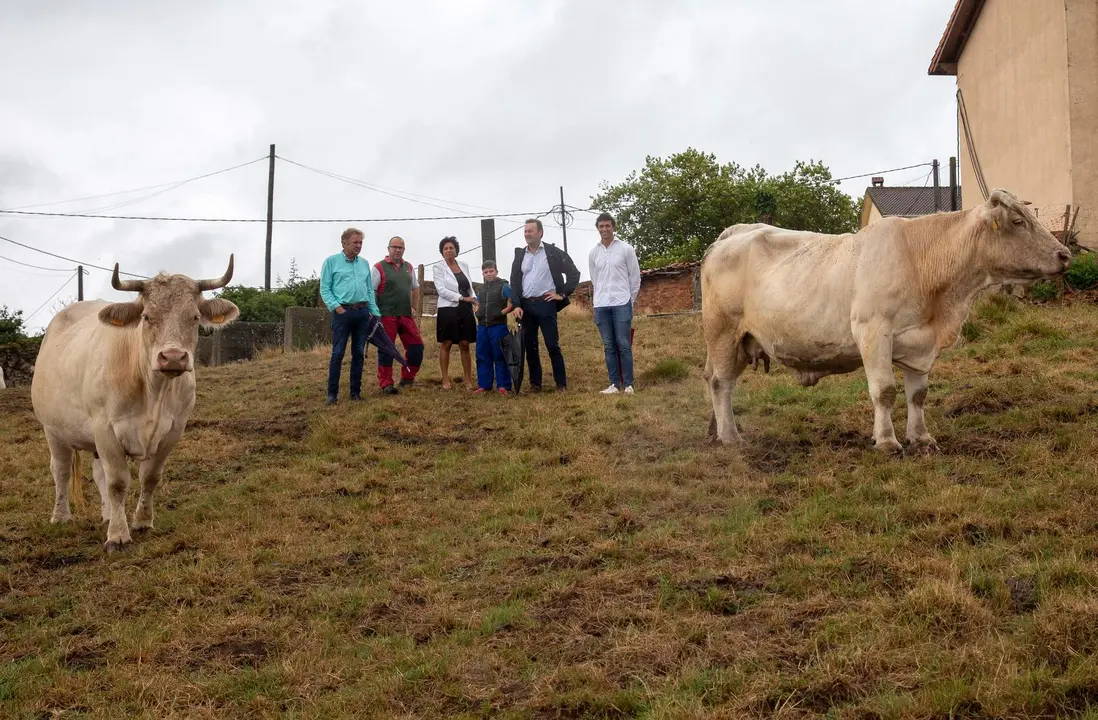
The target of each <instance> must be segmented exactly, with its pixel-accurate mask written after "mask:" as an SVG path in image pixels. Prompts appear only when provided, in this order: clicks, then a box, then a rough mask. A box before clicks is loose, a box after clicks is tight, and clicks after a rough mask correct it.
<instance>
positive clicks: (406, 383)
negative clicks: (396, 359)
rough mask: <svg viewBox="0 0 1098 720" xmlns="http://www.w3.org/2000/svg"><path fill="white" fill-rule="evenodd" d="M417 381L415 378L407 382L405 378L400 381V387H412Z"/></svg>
mask: <svg viewBox="0 0 1098 720" xmlns="http://www.w3.org/2000/svg"><path fill="white" fill-rule="evenodd" d="M415 381H416V380H415V378H412V379H410V380H405V379H404V378H401V379H400V386H401V387H408V386H409V385H411V384H412V383H414V382H415Z"/></svg>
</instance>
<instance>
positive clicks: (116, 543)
mask: <svg viewBox="0 0 1098 720" xmlns="http://www.w3.org/2000/svg"><path fill="white" fill-rule="evenodd" d="M128 544H129V543H124V542H122V541H120V540H108V541H107V542H106V543H104V544H103V549H104V550H106V551H107V554H108V555H113V554H114V553H116V552H121V551H122V550H125V549H126V545H128Z"/></svg>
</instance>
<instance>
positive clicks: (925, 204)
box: [866, 186, 961, 217]
mask: <svg viewBox="0 0 1098 720" xmlns="http://www.w3.org/2000/svg"><path fill="white" fill-rule="evenodd" d="M866 193H867V194H868V195H869V199H870V200H872V201H873V204H874V205H875V206H876V207H877V211H878V212H879V213H881V215H883V216H884V217H888V216H889V215H900V216H903V217H915V216H918V215H930V214H932V213H933V212H934V188H932V187H901V186H896V187H871V188H866ZM938 204H939V208H938V209H939V210H944V211H947V212H948V211H949V188H948V187H941V188H938ZM960 208H961V188H960V187H958V188H957V209H958V210H959V209H960Z"/></svg>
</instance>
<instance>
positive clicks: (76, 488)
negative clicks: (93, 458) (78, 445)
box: [69, 450, 84, 510]
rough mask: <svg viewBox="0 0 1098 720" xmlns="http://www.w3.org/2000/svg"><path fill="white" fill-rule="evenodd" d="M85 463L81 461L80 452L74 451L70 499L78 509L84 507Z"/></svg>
mask: <svg viewBox="0 0 1098 720" xmlns="http://www.w3.org/2000/svg"><path fill="white" fill-rule="evenodd" d="M82 470H83V463H81V462H80V452H79V451H78V450H73V451H72V468H71V471H70V472H69V499H70V500H71V501H72V504H73V506H74V507H75V508H76V509H77V510H83V509H84V487H83V483H82V482H81V480H83V479H84V478H83V473H82Z"/></svg>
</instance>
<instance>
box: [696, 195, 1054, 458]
mask: <svg viewBox="0 0 1098 720" xmlns="http://www.w3.org/2000/svg"><path fill="white" fill-rule="evenodd" d="M1070 261H1071V253H1070V252H1069V251H1068V249H1067V248H1066V247H1065V246H1064V245H1062V244H1061V243H1060V242H1059V241H1058V240H1057V239H1056V238H1055V237H1054V236H1053V235H1052V234H1051V233H1050V232H1049V231H1048V230H1046V229H1045V228H1044V227H1043V226H1042V225H1041V224H1040V223H1038V222H1037V219H1036V217H1035V216H1034V215H1033V213H1032V212H1031V211H1030V210H1029V208H1027V207H1026V206H1025V205H1024V204H1023V203H1021V202H1019V201H1018V199H1017V198H1016V197H1015V196H1014V195H1013V194H1011V193H1010V192H1007V191H1005V190H995V191H994V192H992V193H991V196H990V197H989V198H988V200H987V201H986V202H984V203H982V204H980V205H978V206H976V207H973V208H970V209H968V210H962V211H956V212H942V213H936V214H933V215H926V216H922V217H917V218H900V217H889V218H884V219H882V220H879V221H877V222H876V223H873V224H871V225H868V226H866V227H865V228H862V229H861V230H860V231H859V232H857V233H846V234H835V235H832V234H821V233H814V232H803V231H794V230H784V229H780V228H776V227H772V226H770V225H765V224H754V225H734V226H732V227H729V228H727V229H726V230H725V231H724V232H722V233H721V234H720V236H719V237H718V238H717V241H716V242H715V243H714V244H713V245H711V246H710V247H709V248H708V249H707V251H706V253H705V257H704V259H703V261H702V267H701V287H702V325H703V329H704V333H705V343H706V362H705V379H706V382H707V383H708V387H707V391H708V392H707V394H708V395H709V398H710V401H711V403H712V414H711V416H710V429H709V431H710V434H712V435H715V436H716V437H717V438H718V439H719V440H720V442H722V443H724V444H733V443H737V444H738V443H740V442H741V437H740V434H739V432H738V430H737V429H736V421H735V418H734V417H733V414H732V391H733V389H734V387H735V385H736V379H737V378H738V377H739V376H740V374H741V373H742V372H743V371H744V369H745V368H746V367H747V365H749V364H750V365H752V366H754V367H756V368H757V365H758V363H759V361H762V362H763V363H764V365H765V368H766V369H767V370H769V364H770V360H771V359H774V360H776V361H777V362H779V363H781V364H782V365H784V366H786V367H787V368H789V370H790V371H791V372H792V374H793V375H794V376H795V377H796V378H797V380H798V381H799V382H800V384H801V385H803V386H805V387H809V386H812V385H815V384H816V383H817V382H819V380H820V379H821V378H823V377H826V376H828V375H836V374H844V373H850V372H853V371H855V370H857V369H858V368H859V367H864V368H865V373H866V379H867V380H868V383H869V396H870V399H871V400H872V402H873V414H874V422H873V438H874V441H875V445H876V447H877V448H878V449H880V450H882V451H884V452H886V453H890V454H891V453H902V452H903V448H902V446H901V445H900V443H899V442H898V441H897V439H896V433H895V430H894V428H893V425H892V407H893V403H894V401H895V398H896V386H895V376H894V370H893V366H894V365H895V366H897V367H899V368H900V369H901V370H902V371H903V377H904V391H905V395H906V396H907V407H908V415H907V440H908V442H909V443H910V444H911V446H912V447H913V448H915V449H928V448H932V447H934V446H935V441H934V438H933V437H932V436H931V435H930V433H929V432H928V431H927V427H926V421H925V419H924V415H923V404H924V402H925V399H926V392H927V374H928V373H929V372H930V370H931V368H932V367H933V366H934V362H935V360H937V358H938V356H939V354H940V353H941V352H942V351H943V350H944V349H946V348H949V347H952V346H953V345H954V344H955V343H956V342H957V340H958V337H959V335H960V331H961V325H962V324H963V323H964V321H965V318H966V317H967V315H968V312H969V309H970V307H971V306H972V303H973V301H974V299H975V297H976V295H977V293H979V292H980V291H981V290H983V289H985V288H988V287H990V286H992V285H996V284H1002V283H1011V282H1023V281H1031V280H1036V279H1039V278H1050V277H1055V276H1057V275H1060V274H1062V273H1064V272H1065V271H1066V270H1067V268H1068V265H1069V263H1070Z"/></svg>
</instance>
